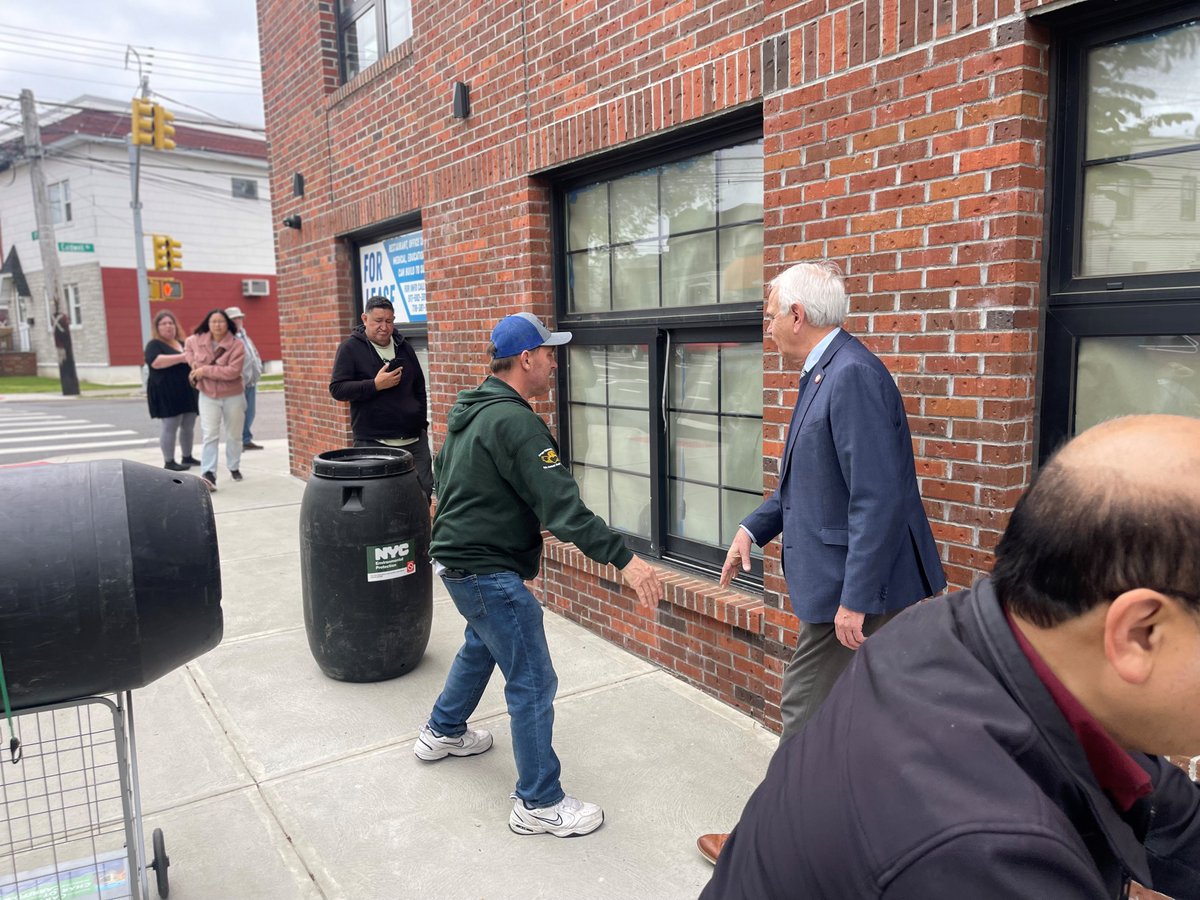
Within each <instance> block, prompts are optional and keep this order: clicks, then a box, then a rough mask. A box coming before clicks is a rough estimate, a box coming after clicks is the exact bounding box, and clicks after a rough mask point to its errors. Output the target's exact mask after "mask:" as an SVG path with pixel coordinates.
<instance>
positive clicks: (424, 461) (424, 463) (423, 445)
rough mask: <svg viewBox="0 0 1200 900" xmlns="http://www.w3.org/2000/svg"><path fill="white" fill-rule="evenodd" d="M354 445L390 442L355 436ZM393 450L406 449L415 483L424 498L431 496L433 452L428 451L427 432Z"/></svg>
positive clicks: (365, 445) (385, 445)
mask: <svg viewBox="0 0 1200 900" xmlns="http://www.w3.org/2000/svg"><path fill="white" fill-rule="evenodd" d="M354 446H355V447H391V444H385V443H384V442H383V441H376V440H373V439H372V438H355V439H354ZM392 449H393V450H395V449H399V450H407V451H408V452H409V453H411V454H412V458H413V471H415V472H416V473H417V484H419V485H420V486H421V490H422V491H424V492H425V499H426V500H428V499H429V498H430V497H432V496H433V454H432V453H430V452H429V434H428V432H425V433H422V435H421V436H420V437H419V438H418V439H417V440H416V442H415V443H412V444H406V445H404V446H403V447H399V448H396V447H392Z"/></svg>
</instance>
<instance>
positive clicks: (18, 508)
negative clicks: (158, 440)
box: [0, 459, 223, 709]
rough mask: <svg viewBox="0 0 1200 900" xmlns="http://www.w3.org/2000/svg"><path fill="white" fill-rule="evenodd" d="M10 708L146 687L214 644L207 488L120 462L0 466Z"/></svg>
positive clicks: (217, 583) (2, 603) (212, 525)
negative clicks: (19, 466) (5, 467)
mask: <svg viewBox="0 0 1200 900" xmlns="http://www.w3.org/2000/svg"><path fill="white" fill-rule="evenodd" d="M0 507H2V509H0V658H2V659H3V664H4V674H5V677H6V678H7V680H8V694H9V699H10V701H11V703H12V706H13V708H15V709H20V708H28V707H33V706H41V705H43V704H49V703H59V702H63V701H67V700H75V699H78V698H81V697H87V696H91V695H93V694H106V693H116V692H119V691H126V690H133V689H134V688H140V687H144V686H145V685H147V684H149V683H150V682H152V681H154V680H155V679H156V678H159V677H161V676H163V675H165V674H166V673H168V672H170V671H171V670H172V669H175V668H177V667H179V666H181V665H183V664H184V663H186V662H188V661H189V660H191V659H194V658H195V657H197V656H199V655H200V654H202V653H204V652H205V651H207V650H211V649H212V648H213V647H215V646H217V644H219V643H220V642H221V634H222V630H223V626H222V619H221V566H220V560H219V556H218V552H217V526H216V521H215V520H214V519H213V510H212V500H211V499H210V498H209V493H208V489H207V488H206V487H205V486H204V484H203V483H202V482H201V481H200V479H199V478H195V477H193V476H190V475H178V474H176V473H174V472H168V471H165V470H164V469H160V468H158V467H155V466H147V465H142V464H141V463H135V462H129V461H125V460H119V459H104V460H96V461H93V462H79V463H63V464H57V465H43V466H29V467H21V468H13V469H5V470H3V471H0Z"/></svg>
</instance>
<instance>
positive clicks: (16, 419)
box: [0, 416, 88, 425]
mask: <svg viewBox="0 0 1200 900" xmlns="http://www.w3.org/2000/svg"><path fill="white" fill-rule="evenodd" d="M86 421H88V420H87V419H68V418H67V417H66V416H0V422H3V423H5V424H6V425H45V424H48V423H51V422H86Z"/></svg>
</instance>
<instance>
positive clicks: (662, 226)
mask: <svg viewBox="0 0 1200 900" xmlns="http://www.w3.org/2000/svg"><path fill="white" fill-rule="evenodd" d="M651 185H653V187H651ZM651 196H652V197H653V198H654V199H653V201H651V200H649V199H648V198H649V197H651ZM566 213H567V227H566V231H567V246H566V260H565V262H566V275H567V306H568V311H569V312H577V313H596V312H611V311H616V310H621V311H624V310H640V309H656V308H668V307H676V308H678V307H682V306H701V307H703V306H710V305H715V304H719V303H730V302H747V301H749V302H753V301H754V300H756V299H759V297H760V296H761V291H762V142H761V140H760V141H755V142H752V143H749V144H743V145H740V146H738V147H735V148H730V149H729V150H722V151H717V152H714V153H708V154H703V155H701V156H697V157H692V158H690V159H687V160H682V161H680V162H676V163H671V164H668V165H663V166H657V167H651V168H648V169H644V170H641V171H639V172H634V173H631V174H629V175H625V176H622V177H620V178H617V179H613V180H611V181H607V182H600V183H598V184H592V185H587V186H585V187H581V188H579V189H576V190H574V191H571V192H569V193H568V195H567V198H566ZM602 269H606V270H607V271H601V270H602Z"/></svg>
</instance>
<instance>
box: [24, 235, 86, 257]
mask: <svg viewBox="0 0 1200 900" xmlns="http://www.w3.org/2000/svg"><path fill="white" fill-rule="evenodd" d="M38 234H39V232H37V231H31V232H30V233H29V239H30V240H31V241H36V240H37V239H38ZM58 249H59V250H61V251H62V252H63V253H95V252H96V245H95V244H80V243H72V242H70V241H59V242H58Z"/></svg>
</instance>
